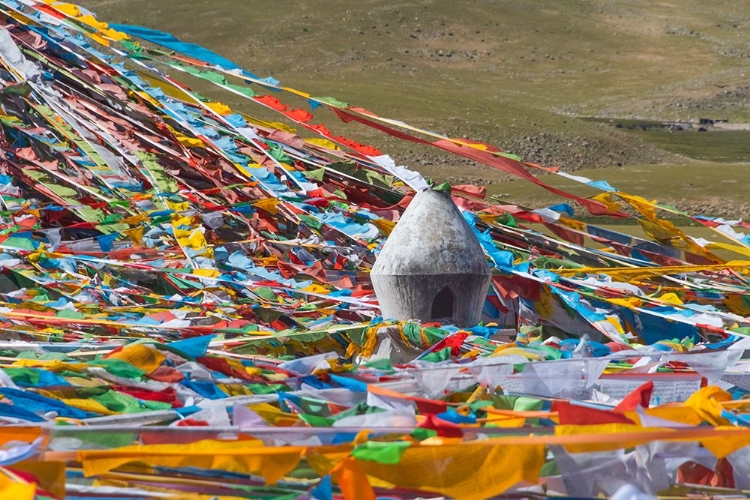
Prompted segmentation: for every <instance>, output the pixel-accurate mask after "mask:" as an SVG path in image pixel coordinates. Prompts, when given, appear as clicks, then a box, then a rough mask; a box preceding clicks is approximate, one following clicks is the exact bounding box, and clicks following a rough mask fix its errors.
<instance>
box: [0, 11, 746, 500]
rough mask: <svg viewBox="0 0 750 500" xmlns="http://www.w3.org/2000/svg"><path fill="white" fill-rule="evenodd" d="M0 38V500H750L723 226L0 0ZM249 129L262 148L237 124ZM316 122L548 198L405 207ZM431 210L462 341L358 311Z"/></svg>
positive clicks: (108, 28)
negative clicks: (447, 160)
mask: <svg viewBox="0 0 750 500" xmlns="http://www.w3.org/2000/svg"><path fill="white" fill-rule="evenodd" d="M0 14H2V26H0V202H1V203H2V207H0V209H1V210H2V211H0V363H1V364H0V424H2V425H0V444H2V448H1V449H0V496H2V498H9V499H10V498H12V499H17V500H31V499H63V498H67V499H77V500H83V499H101V498H107V499H134V498H143V499H147V498H148V499H151V498H174V499H235V498H266V499H279V500H280V499H288V500H291V499H317V500H324V499H333V498H343V499H346V500H354V499H375V498H394V499H416V498H444V497H449V498H458V499H483V498H494V497H500V496H512V497H521V496H522V497H547V496H556V497H576V498H589V497H598V496H602V495H605V496H614V497H618V498H649V497H655V496H670V497H680V496H692V497H709V496H714V495H719V494H721V495H732V496H735V497H737V496H746V493H748V492H750V399H748V398H747V394H748V392H749V391H750V363H749V362H748V361H746V360H744V359H743V355H744V354H745V351H746V349H745V348H746V347H747V348H748V349H750V341H748V339H747V337H746V336H747V334H748V333H750V319H749V318H748V316H749V315H750V298H748V297H750V294H749V293H748V292H749V291H750V290H749V287H750V261H749V260H743V259H747V258H748V257H750V235H748V234H746V233H744V231H746V230H747V229H748V228H749V227H750V226H749V225H748V224H747V223H745V222H743V221H741V220H737V221H729V220H724V219H718V218H713V217H709V216H706V215H704V214H690V213H685V212H682V211H680V210H679V209H677V208H675V207H670V206H665V205H661V204H659V203H658V202H656V201H651V200H647V199H644V198H641V197H639V196H635V195H630V194H627V193H624V192H621V191H619V190H617V188H616V187H613V186H611V185H609V184H608V183H607V182H605V181H596V180H591V179H588V178H584V177H579V176H572V175H569V174H567V173H566V172H565V171H564V170H561V169H558V168H550V167H542V166H540V165H535V164H531V163H527V162H524V161H523V160H522V159H520V158H518V157H516V156H514V155H512V154H508V153H505V152H503V151H501V150H499V149H497V148H495V147H493V146H490V145H487V144H483V143H479V142H476V141H472V140H468V139H454V138H450V137H446V136H443V135H441V134H439V133H436V132H432V131H428V130H423V129H420V128H417V127H413V126H411V125H409V124H407V123H404V122H402V121H399V120H394V119H391V118H386V117H382V116H379V115H377V114H376V113H373V112H371V111H369V110H367V109H364V108H360V107H355V106H351V105H349V104H347V103H344V102H341V101H339V100H336V99H334V98H331V97H315V96H312V95H310V94H308V93H305V92H304V91H301V90H297V89H293V88H290V87H286V86H284V85H283V84H282V83H281V82H279V81H277V80H275V79H273V78H270V77H260V76H257V75H255V74H253V73H250V72H249V71H247V70H246V69H243V68H241V67H239V66H237V65H236V64H234V63H233V62H231V61H229V60H227V59H225V58H223V57H221V56H220V55H218V54H216V53H214V52H211V51H209V50H207V49H205V48H203V47H200V46H197V45H194V44H190V43H185V42H182V41H180V40H177V39H176V38H174V37H172V36H171V35H169V34H167V33H162V32H159V31H156V30H152V29H147V28H143V27H138V26H127V25H107V24H105V23H103V22H100V21H99V20H97V18H96V17H95V16H94V15H92V14H91V13H90V12H88V11H86V10H84V9H82V8H79V7H77V6H75V5H72V4H67V3H62V2H56V1H54V0H43V1H42V0H0ZM170 73H171V74H178V73H184V74H187V75H190V78H192V79H195V78H197V79H199V80H200V81H201V84H202V85H203V86H204V87H205V88H207V89H211V92H212V95H213V94H219V93H222V95H228V94H229V93H231V94H232V95H233V97H234V98H235V99H240V100H242V102H243V103H245V104H246V105H242V106H239V107H237V109H232V108H230V107H229V106H227V105H225V104H223V103H222V102H219V101H216V100H212V99H208V98H205V97H203V96H201V95H200V94H199V93H197V92H195V91H194V90H191V89H190V88H189V87H187V86H186V85H184V84H182V83H180V82H179V81H178V80H176V79H174V78H173V77H171V76H169V74H170ZM285 101H286V102H303V103H305V105H304V109H303V107H294V106H292V105H290V104H287V103H285ZM261 107H262V108H264V109H265V111H264V112H266V113H268V112H275V113H277V114H278V117H279V118H278V120H279V121H278V122H276V121H268V120H261V119H258V118H253V112H254V111H257V110H258V109H260V108H261ZM324 113H325V114H326V119H327V120H328V122H327V123H329V125H330V126H331V127H332V128H334V127H333V125H331V120H330V119H331V117H333V119H334V120H335V121H340V122H342V123H337V125H338V127H340V128H345V127H346V125H345V124H347V123H351V122H355V123H357V124H359V125H360V126H366V127H370V128H372V129H374V130H377V131H379V132H382V133H385V134H387V135H390V136H393V137H396V138H398V139H400V140H404V141H411V142H415V143H418V144H421V145H423V146H425V147H435V148H438V149H440V150H442V151H446V152H450V153H452V154H455V155H458V156H461V157H464V158H468V159H470V160H473V161H475V162H478V163H481V164H484V165H486V166H487V167H488V168H497V169H500V170H502V171H504V172H506V173H508V174H511V175H513V176H515V177H518V178H520V179H524V180H526V181H528V182H533V183H535V184H537V185H539V186H540V187H542V188H544V189H547V190H549V191H551V192H553V193H555V194H557V195H559V196H560V197H561V198H562V200H561V203H560V204H558V205H555V206H551V207H543V208H528V207H522V206H518V205H511V204H500V203H497V202H495V201H493V200H491V199H487V197H486V191H485V189H484V188H483V187H479V186H449V185H441V186H434V185H433V186H430V182H429V181H427V180H425V179H424V178H422V176H421V175H420V174H419V173H417V172H415V171H412V170H409V169H408V168H406V167H403V166H399V165H398V164H397V163H396V161H394V159H392V158H391V157H390V156H388V155H386V154H384V153H382V152H381V151H380V150H378V149H377V148H376V147H374V146H371V145H367V144H362V143H360V142H358V141H356V140H353V139H351V138H348V137H346V136H343V135H338V134H336V133H335V132H332V131H331V130H330V129H329V128H328V127H327V126H326V125H324V124H323V123H322V122H321V120H323V118H322V115H323V114H324ZM537 174H544V175H542V176H539V175H537ZM556 177H565V178H567V179H568V180H573V181H576V182H578V183H581V184H583V185H585V186H587V189H589V190H590V188H594V189H596V190H598V191H599V192H600V194H598V195H595V196H591V197H583V196H580V195H577V194H575V193H571V192H567V191H563V190H561V189H558V188H556V187H554V186H553V185H552V183H551V182H547V181H548V180H549V179H553V180H554V179H555V178H556ZM428 188H434V189H441V190H445V191H450V194H451V195H452V197H453V200H454V201H455V203H456V204H457V205H458V206H459V208H460V209H461V211H462V214H463V216H464V218H465V219H466V221H467V222H468V224H469V225H470V227H471V228H472V229H473V231H474V232H475V234H476V235H477V237H478V240H479V242H480V244H481V246H482V249H483V250H484V252H485V254H486V257H487V261H488V263H489V265H490V267H491V268H492V272H493V276H492V281H491V286H490V288H489V290H488V293H487V297H486V301H485V304H484V309H483V322H482V323H481V324H480V325H477V326H474V327H472V328H463V329H460V328H457V327H455V326H453V325H449V324H441V323H426V324H420V323H418V322H414V321H396V320H393V319H391V318H383V317H382V316H381V314H380V310H379V308H378V302H377V299H376V297H375V295H374V292H373V289H372V284H371V281H370V279H369V273H370V270H371V269H372V266H373V264H374V262H375V259H376V258H377V255H378V253H379V250H380V248H381V247H382V245H383V243H384V241H385V240H386V239H387V237H388V235H389V233H390V232H391V230H392V229H393V228H394V226H395V224H396V223H397V222H398V220H399V217H400V215H401V214H402V213H403V211H404V209H405V208H406V207H407V206H408V205H409V202H410V200H411V199H412V198H413V196H414V193H415V191H418V190H422V189H428ZM581 211H583V212H588V216H587V217H586V218H585V220H586V221H591V220H596V219H595V217H592V216H608V217H619V218H623V219H629V220H631V221H633V226H632V227H636V224H637V226H638V227H639V228H640V231H641V232H642V233H643V234H642V236H633V235H631V234H625V233H623V232H618V231H615V230H613V229H611V227H605V226H602V225H596V224H594V223H591V222H585V221H584V220H582V218H581V217H579V216H577V215H579V214H580V213H581ZM665 214H666V215H668V216H670V217H667V216H665ZM673 216H680V217H682V218H685V219H686V220H692V221H693V222H694V223H696V224H701V225H702V226H705V227H708V228H711V229H712V230H713V231H714V232H715V234H716V237H717V241H713V240H707V239H704V238H694V237H691V236H690V235H689V234H686V233H685V232H684V231H683V230H682V229H681V228H680V227H678V226H676V225H674V223H673V222H671V220H673ZM607 220H609V219H607Z"/></svg>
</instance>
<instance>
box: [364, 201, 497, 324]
mask: <svg viewBox="0 0 750 500" xmlns="http://www.w3.org/2000/svg"><path fill="white" fill-rule="evenodd" d="M371 278H372V283H373V286H374V288H375V294H376V295H377V297H378V301H379V303H380V308H381V312H382V314H383V316H384V317H385V318H393V319H417V320H421V321H423V322H426V321H433V320H443V321H446V320H447V321H449V322H451V323H453V324H455V325H458V326H461V327H465V326H472V325H476V324H477V323H479V321H480V319H481V316H482V307H483V304H484V300H485V298H486V296H487V290H488V287H489V284H490V279H491V273H490V270H489V267H488V265H487V260H486V258H485V255H484V251H483V250H482V247H481V246H480V244H479V241H477V238H476V236H475V235H474V232H473V231H472V229H471V227H469V225H468V224H467V223H466V221H465V220H464V218H463V217H462V216H461V212H459V210H458V207H456V205H455V204H454V203H453V200H452V199H451V197H450V195H448V194H447V193H442V192H439V191H433V190H424V191H419V192H418V193H417V194H416V196H415V197H414V199H413V200H412V201H411V203H410V204H409V207H408V208H407V209H406V211H405V212H404V214H403V215H402V216H401V219H400V220H399V222H398V224H396V227H395V228H394V230H393V232H392V233H391V234H390V236H389V237H388V240H387V241H386V243H385V245H384V246H383V249H382V251H381V252H380V255H379V256H378V259H377V261H376V262H375V265H374V266H373V269H372V273H371Z"/></svg>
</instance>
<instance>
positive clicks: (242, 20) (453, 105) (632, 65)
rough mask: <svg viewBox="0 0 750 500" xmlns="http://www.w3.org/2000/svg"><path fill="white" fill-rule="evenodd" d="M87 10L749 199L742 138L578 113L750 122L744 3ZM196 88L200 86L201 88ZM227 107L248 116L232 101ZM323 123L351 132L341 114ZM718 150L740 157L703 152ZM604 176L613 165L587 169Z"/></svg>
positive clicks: (128, 1)
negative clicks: (625, 126) (654, 130)
mask: <svg viewBox="0 0 750 500" xmlns="http://www.w3.org/2000/svg"><path fill="white" fill-rule="evenodd" d="M81 3H82V4H83V5H84V6H86V7H88V8H90V9H92V10H93V11H94V12H96V13H97V14H98V16H99V18H100V19H102V20H107V21H110V22H120V23H130V24H139V25H144V26H148V27H153V28H158V29H160V30H162V31H167V32H171V33H173V34H175V35H176V36H177V37H179V38H181V39H183V40H185V41H190V42H194V43H198V44H201V45H205V46H207V47H209V48H211V49H212V50H215V51H216V52H219V53H220V54H222V55H224V56H226V57H228V58H230V59H232V60H234V61H236V62H237V63H238V64H240V65H242V66H244V67H247V68H248V69H250V70H252V71H253V72H255V73H256V74H259V75H263V76H266V75H272V76H274V77H275V78H278V79H279V80H281V82H282V83H283V84H285V85H288V86H292V87H296V88H299V89H302V90H306V91H308V92H310V93H312V94H314V95H331V96H334V97H336V98H338V99H341V100H344V101H346V102H349V103H354V104H357V105H359V106H363V107H366V108H369V109H372V110H374V111H376V112H377V113H379V114H381V115H383V116H390V117H393V118H398V119H402V120H405V121H407V122H410V123H413V124H415V125H418V126H422V127H425V128H429V129H432V130H435V131H437V132H440V133H443V134H447V135H450V136H453V137H470V138H474V139H478V140H482V141H486V142H489V143H491V144H495V145H497V146H499V147H501V148H502V149H504V150H507V151H509V152H512V153H515V154H518V155H520V156H522V157H523V158H524V159H525V160H528V161H534V162H540V163H543V164H546V165H559V166H561V167H562V168H563V169H566V170H569V171H572V170H580V171H581V173H582V174H583V175H587V176H589V177H592V178H599V177H600V176H602V175H604V174H605V173H606V175H607V176H606V177H605V178H606V179H608V180H612V181H614V182H612V184H613V185H615V186H617V187H618V188H620V189H622V190H625V191H629V190H632V191H635V192H638V193H639V194H644V195H647V196H651V197H657V198H659V199H660V200H663V201H665V202H670V203H675V204H677V205H678V206H681V207H683V208H690V209H692V210H708V211H710V212H712V213H714V214H721V215H739V214H741V213H743V212H746V211H747V208H748V207H747V206H746V205H744V204H743V201H744V200H745V199H747V198H748V195H750V188H747V187H746V186H745V183H744V182H743V179H744V178H745V177H746V176H747V171H748V166H747V165H746V164H742V163H738V162H743V163H747V161H748V160H747V158H748V157H750V151H748V148H750V146H748V144H750V133H744V134H742V133H741V134H735V136H733V137H731V139H730V140H729V141H727V137H728V136H721V137H719V136H718V135H716V134H718V132H709V134H711V135H710V136H709V139H708V140H705V139H703V140H701V141H700V142H699V141H696V136H695V134H697V132H689V133H688V134H693V135H687V136H686V135H682V136H678V134H673V135H666V134H660V135H658V136H653V137H652V135H650V134H635V133H631V132H627V131H622V130H618V129H615V128H614V127H612V126H611V125H609V124H607V123H601V122H591V121H583V120H580V119H579V118H580V117H592V116H596V117H605V118H636V119H649V120H690V119H697V118H701V117H709V118H728V119H729V120H730V121H732V122H750V100H748V99H747V93H748V83H747V82H748V78H747V77H746V72H747V71H750V70H748V62H750V5H745V4H744V3H742V4H738V3H737V2H733V1H712V2H701V1H697V0H685V1H679V2H658V3H657V2H650V1H646V0H643V1H634V2H628V3H627V4H624V3H623V2H616V1H611V0H610V1H607V0H600V1H594V0H586V1H582V0H560V1H558V2H554V3H549V2H541V1H519V0H515V1H488V0H486V1H469V2H461V3H460V7H459V6H457V4H456V2H451V1H448V0H433V1H429V0H421V1H418V2H403V3H390V2H383V1H381V0H364V1H360V2H357V3H356V4H352V3H342V2H332V1H329V0H319V1H316V2H296V1H291V0H279V1H275V2H246V1H242V0H214V1H211V2H208V1H205V2H185V1H176V0H160V1H159V2H152V1H149V2H147V1H145V0H86V1H83V2H81ZM191 83H192V82H191ZM194 86H195V87H196V88H197V89H199V90H201V91H202V90H204V89H203V87H202V85H201V83H200V82H198V81H196V82H195V83H194ZM207 93H208V94H209V95H210V92H207ZM221 97H222V98H223V99H225V100H227V97H226V96H225V95H222V96H221ZM228 103H229V104H232V105H236V106H243V107H245V108H247V106H248V104H247V101H241V102H240V101H232V100H231V98H229V99H228ZM247 111H248V112H251V113H253V114H255V115H258V114H260V115H262V114H263V110H258V109H247ZM330 126H331V128H336V127H337V128H338V129H339V130H342V131H344V127H345V126H342V125H341V124H340V123H339V122H337V121H335V120H331V121H330ZM345 131H346V132H347V133H348V134H353V135H355V136H359V137H361V138H363V139H365V140H369V141H371V142H373V143H375V144H377V145H379V146H382V148H383V149H384V150H386V151H388V152H391V153H394V156H396V157H397V158H398V159H399V160H401V161H402V162H404V163H407V164H409V165H410V166H412V167H415V168H417V169H419V170H421V171H422V172H423V173H425V174H426V175H429V176H433V177H435V178H438V179H448V180H452V181H470V182H484V183H488V184H491V186H490V191H491V192H494V193H499V194H508V195H510V197H511V198H512V199H513V200H514V201H517V202H522V203H529V204H540V203H547V202H549V201H553V199H552V198H549V197H548V196H547V195H542V194H538V193H537V192H536V190H535V189H534V188H533V187H531V186H527V185H526V184H523V183H520V182H513V183H512V184H505V183H504V181H506V180H507V178H506V177H505V176H504V175H503V174H500V173H497V172H494V171H491V170H490V169H488V168H486V167H480V166H477V165H473V164H471V163H470V162H468V161H462V160H457V159H456V158H453V157H447V156H444V155H442V154H440V153H436V152H435V150H426V149H422V148H419V147H415V146H412V145H408V144H407V145H404V144H403V143H401V142H399V141H395V140H390V138H388V137H387V136H384V135H374V134H375V133H374V132H372V131H369V130H358V129H356V128H352V127H351V126H346V129H345ZM727 142H730V144H726V143H727ZM673 143H675V144H673ZM706 143H708V146H706ZM685 144H687V145H688V147H685ZM714 144H715V147H716V148H717V149H720V150H721V151H723V150H724V148H727V147H728V148H730V149H732V148H734V149H737V150H739V151H738V154H736V155H734V156H731V157H729V158H724V157H722V155H720V154H712V155H709V156H710V157H709V158H706V155H705V154H701V153H704V152H705V149H706V147H709V148H710V147H711V146H712V145H714ZM602 167H606V168H607V170H605V171H601V172H597V171H592V170H593V169H598V168H602ZM683 167H685V168H683ZM635 172H637V175H633V174H634V173H635ZM685 172H689V174H688V175H689V178H686V176H685V175H683V173H685ZM673 179H679V181H673ZM685 179H687V180H685ZM642 188H645V191H646V192H643V191H642V190H641V189H642Z"/></svg>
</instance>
